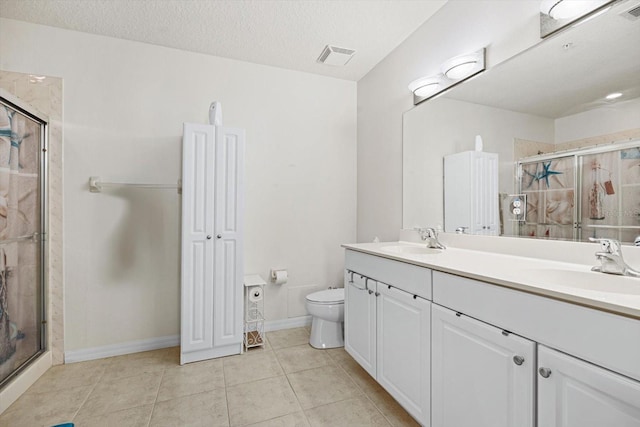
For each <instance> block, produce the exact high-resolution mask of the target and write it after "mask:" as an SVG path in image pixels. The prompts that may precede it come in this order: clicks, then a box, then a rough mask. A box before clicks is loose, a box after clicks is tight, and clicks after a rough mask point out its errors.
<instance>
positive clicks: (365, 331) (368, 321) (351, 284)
mask: <svg viewBox="0 0 640 427" xmlns="http://www.w3.org/2000/svg"><path fill="white" fill-rule="evenodd" d="M344 287H345V301H344V327H345V330H344V348H345V350H346V351H347V352H348V353H349V354H350V355H351V357H353V358H354V359H355V360H356V361H357V362H358V363H359V364H360V366H362V367H363V368H364V369H365V370H366V371H367V372H368V373H369V375H371V376H372V377H374V378H375V376H376V297H375V292H376V282H375V280H371V279H368V278H366V277H363V276H360V275H359V274H357V273H350V272H345V286H344Z"/></svg>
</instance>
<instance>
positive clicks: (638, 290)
mask: <svg viewBox="0 0 640 427" xmlns="http://www.w3.org/2000/svg"><path fill="white" fill-rule="evenodd" d="M399 245H403V246H404V245H406V246H415V247H420V246H422V247H425V245H419V244H416V243H409V242H386V243H359V244H345V245H342V246H343V247H344V248H346V249H350V250H354V251H358V252H364V253H368V254H372V255H377V256H381V257H384V258H388V259H393V260H397V261H401V262H406V263H410V264H414V265H418V266H421V267H427V268H430V269H433V270H437V271H442V272H445V273H452V274H456V275H459V276H464V277H468V278H471V279H476V280H481V281H484V282H489V283H493V284H496V285H500V286H505V287H508V288H512V289H517V290H520V291H525V292H529V293H533V294H537V295H542V296H546V297H551V298H555V299H558V300H562V301H566V302H569V303H573V304H580V305H584V306H587V307H591V308H596V309H599V310H605V311H609V312H612V313H615V314H621V315H624V316H628V317H633V318H637V319H640V278H633V277H624V276H616V275H611V274H604V273H598V272H592V271H591V265H584V264H572V263H567V262H557V261H549V260H543V259H538V258H528V257H523V256H513V255H505V254H500V253H493V252H483V251H476V250H469V249H459V248H454V247H447V249H445V250H442V251H441V252H439V253H435V254H412V253H391V252H389V251H388V250H385V248H388V247H390V246H396V247H397V246H399ZM594 265H595V264H594Z"/></svg>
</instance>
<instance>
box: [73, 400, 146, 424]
mask: <svg viewBox="0 0 640 427" xmlns="http://www.w3.org/2000/svg"><path fill="white" fill-rule="evenodd" d="M152 410H153V405H151V404H149V405H144V406H138V407H136V408H130V409H123V410H120V411H116V412H110V413H108V414H102V415H95V416H77V417H76V418H75V419H74V420H73V424H74V425H75V427H112V426H118V427H147V426H148V425H149V419H150V418H151V411H152Z"/></svg>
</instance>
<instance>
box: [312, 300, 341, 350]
mask: <svg viewBox="0 0 640 427" xmlns="http://www.w3.org/2000/svg"><path fill="white" fill-rule="evenodd" d="M307 311H308V312H309V314H311V316H312V317H313V323H312V324H311V338H310V339H309V344H311V346H312V347H315V348H335V347H342V346H344V328H343V322H344V288H338V289H327V290H324V291H319V292H314V293H311V294H309V295H307Z"/></svg>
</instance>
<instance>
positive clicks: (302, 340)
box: [267, 328, 309, 350]
mask: <svg viewBox="0 0 640 427" xmlns="http://www.w3.org/2000/svg"><path fill="white" fill-rule="evenodd" d="M267 340H268V341H269V344H271V347H272V348H273V349H274V350H277V349H280V348H287V347H294V346H296V345H302V344H308V343H309V331H307V330H306V329H305V328H294V329H282V330H280V331H272V332H268V333H267Z"/></svg>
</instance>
